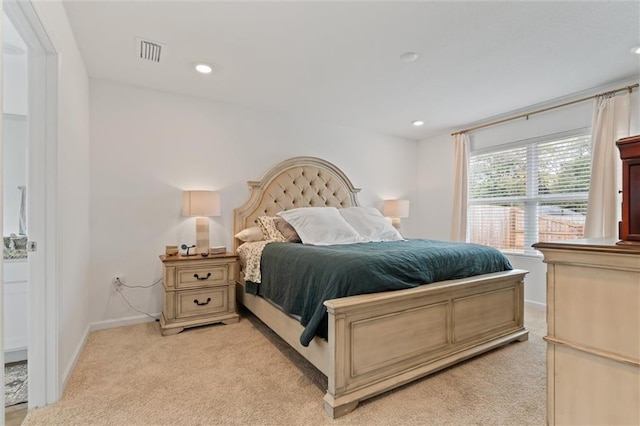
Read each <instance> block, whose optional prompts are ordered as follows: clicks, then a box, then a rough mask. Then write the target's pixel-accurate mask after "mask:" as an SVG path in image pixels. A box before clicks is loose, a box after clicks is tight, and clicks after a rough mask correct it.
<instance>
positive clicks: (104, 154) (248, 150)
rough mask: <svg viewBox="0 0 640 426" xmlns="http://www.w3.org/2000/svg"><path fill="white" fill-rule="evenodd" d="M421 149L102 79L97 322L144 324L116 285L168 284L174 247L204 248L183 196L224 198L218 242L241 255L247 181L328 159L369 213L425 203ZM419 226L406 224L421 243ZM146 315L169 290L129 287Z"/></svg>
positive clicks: (97, 126)
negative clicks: (238, 237) (198, 193)
mask: <svg viewBox="0 0 640 426" xmlns="http://www.w3.org/2000/svg"><path fill="white" fill-rule="evenodd" d="M417 154H418V144H417V142H415V141H410V140H406V139H401V138H397V137H392V136H385V135H380V134H376V133H372V132H367V131H362V130H356V129H352V128H346V127H338V126H329V125H324V124H320V123H316V122H309V121H304V120H300V119H296V118H295V117H285V116H281V115H278V114H268V113H264V112H257V111H254V110H251V109H247V108H242V107H236V106H231V105H227V104H220V103H215V102H211V101H207V100H204V99H197V98H193V97H186V96H180V95H174V94H169V93H164V92H159V91H154V90H148V89H142V88H137V87H133V86H128V85H124V84H119V83H115V82H110V81H104V80H91V192H92V198H91V277H92V279H91V281H90V284H89V285H90V287H91V311H92V317H91V319H92V321H105V320H110V319H118V318H126V317H132V316H137V315H138V314H137V313H136V312H132V311H130V310H129V309H128V308H127V306H126V305H125V304H124V303H123V301H122V300H121V299H120V298H119V296H118V295H117V294H116V293H114V292H113V290H112V288H111V280H112V277H113V276H114V275H116V274H120V275H124V276H125V277H126V278H127V281H128V283H129V284H134V285H146V284H149V283H151V282H153V281H154V280H155V279H157V278H160V276H161V263H160V261H159V259H158V255H160V254H162V253H163V252H164V247H165V245H175V244H181V243H193V242H194V240H195V218H184V217H181V202H182V196H181V191H182V190H184V189H212V190H218V191H220V193H221V204H222V216H221V217H216V218H211V222H210V230H211V244H212V245H218V244H219V245H226V246H227V247H228V248H231V247H232V227H233V223H232V210H233V208H235V207H238V206H240V205H241V204H242V203H244V201H245V200H246V199H247V197H248V195H249V191H248V189H247V185H246V181H248V180H256V179H259V178H260V177H261V176H262V174H263V173H264V172H266V171H267V169H269V168H270V167H272V166H273V165H275V164H277V163H278V162H280V161H282V160H285V159H287V158H289V157H294V156H303V155H304V156H316V157H321V158H324V159H326V160H328V161H330V162H332V163H334V164H336V165H337V166H338V167H340V168H341V169H342V170H344V171H345V173H346V174H347V175H348V176H349V178H350V179H351V180H352V182H353V184H354V185H355V186H356V187H362V192H361V193H360V197H359V199H360V202H361V204H363V205H369V206H375V207H378V208H381V207H382V203H381V200H382V199H384V198H387V197H389V198H392V197H402V198H408V199H410V200H411V199H412V198H413V197H414V195H415V194H414V191H415V182H416V173H417V171H416V166H417V163H416V160H415V158H416V156H417ZM413 226H414V223H413V222H412V221H411V218H409V219H405V220H404V221H403V230H404V232H405V234H407V235H410V234H411V232H412V229H413ZM125 294H126V296H127V298H128V299H129V300H130V301H131V302H132V304H133V305H134V306H135V307H137V308H138V309H140V310H143V311H145V312H148V313H153V314H155V313H158V312H160V311H161V300H162V291H161V288H160V285H158V286H156V287H155V288H153V289H152V290H133V289H128V290H125Z"/></svg>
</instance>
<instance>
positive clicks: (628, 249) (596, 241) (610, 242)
mask: <svg viewBox="0 0 640 426" xmlns="http://www.w3.org/2000/svg"><path fill="white" fill-rule="evenodd" d="M618 241H620V240H618V239H615V238H586V239H582V240H566V241H549V242H539V243H535V244H534V245H533V248H535V249H537V250H541V251H543V250H545V249H550V250H575V251H593V252H606V253H620V254H637V255H640V244H616V243H617V242H618Z"/></svg>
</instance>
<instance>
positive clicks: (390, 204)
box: [382, 200, 409, 217]
mask: <svg viewBox="0 0 640 426" xmlns="http://www.w3.org/2000/svg"><path fill="white" fill-rule="evenodd" d="M382 214H383V215H384V216H386V217H409V200H384V204H383V206H382Z"/></svg>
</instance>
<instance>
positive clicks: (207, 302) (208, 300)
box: [193, 297, 211, 306]
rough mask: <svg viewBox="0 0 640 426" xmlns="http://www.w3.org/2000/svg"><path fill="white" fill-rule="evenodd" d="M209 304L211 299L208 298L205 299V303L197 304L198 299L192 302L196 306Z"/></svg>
mask: <svg viewBox="0 0 640 426" xmlns="http://www.w3.org/2000/svg"><path fill="white" fill-rule="evenodd" d="M209 302H211V298H210V297H207V301H206V302H198V299H196V300H194V301H193V303H195V304H196V305H198V306H204V305H208V304H209Z"/></svg>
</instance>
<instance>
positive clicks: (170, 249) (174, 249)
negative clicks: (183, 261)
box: [165, 246, 178, 256]
mask: <svg viewBox="0 0 640 426" xmlns="http://www.w3.org/2000/svg"><path fill="white" fill-rule="evenodd" d="M165 253H166V255H167V256H175V255H177V254H178V246H165Z"/></svg>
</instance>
